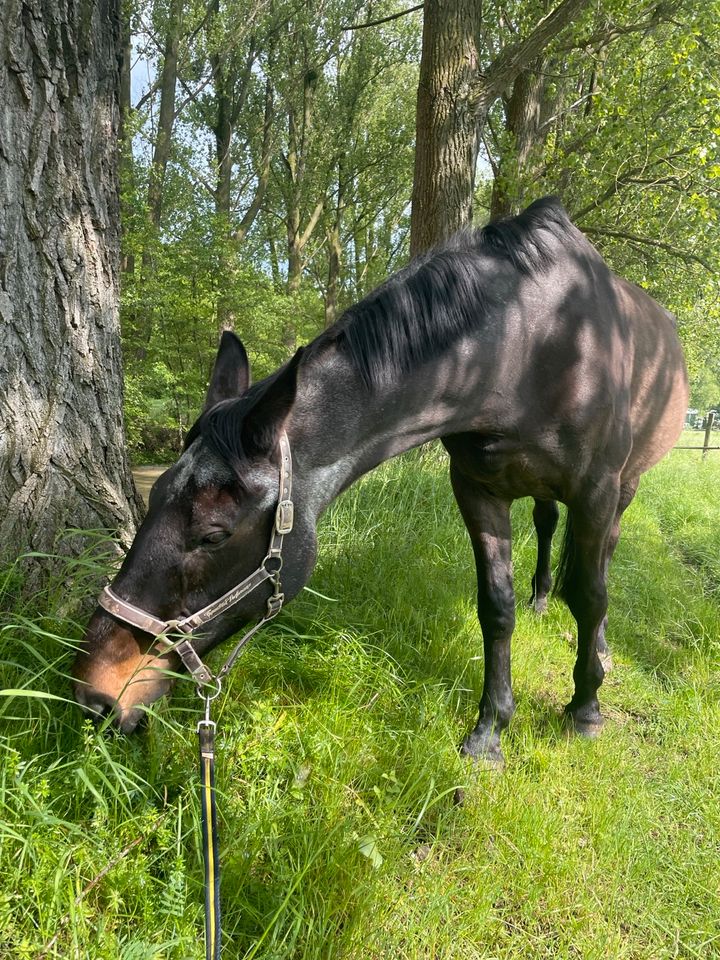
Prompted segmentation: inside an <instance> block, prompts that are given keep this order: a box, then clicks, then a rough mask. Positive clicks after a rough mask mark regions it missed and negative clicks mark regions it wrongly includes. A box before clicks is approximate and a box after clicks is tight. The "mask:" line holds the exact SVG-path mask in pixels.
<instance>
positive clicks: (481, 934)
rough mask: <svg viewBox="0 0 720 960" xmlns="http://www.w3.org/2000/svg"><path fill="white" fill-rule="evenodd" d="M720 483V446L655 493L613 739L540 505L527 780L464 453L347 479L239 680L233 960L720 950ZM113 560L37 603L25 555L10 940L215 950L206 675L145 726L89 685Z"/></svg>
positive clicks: (9, 777)
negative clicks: (480, 606) (484, 593)
mask: <svg viewBox="0 0 720 960" xmlns="http://www.w3.org/2000/svg"><path fill="white" fill-rule="evenodd" d="M719 484H720V458H717V457H716V458H715V459H714V460H713V459H709V460H708V462H707V463H700V462H699V459H698V456H697V455H694V454H688V453H682V452H676V453H673V454H672V455H671V456H670V457H669V458H668V459H667V460H666V461H664V462H663V463H662V464H661V465H659V466H658V467H657V468H656V469H655V470H654V471H653V472H651V473H650V474H649V475H648V476H647V477H646V478H645V480H644V482H643V484H642V485H641V490H640V494H639V496H638V498H637V499H636V501H635V503H633V505H632V506H631V507H630V509H629V510H628V513H627V515H626V519H625V522H624V532H623V537H622V539H621V543H620V547H619V549H618V553H617V556H616V559H615V562H614V564H613V568H612V573H611V586H610V593H611V611H610V613H611V625H610V628H609V632H608V638H609V640H610V642H611V644H612V647H613V655H614V660H615V664H616V667H615V671H614V672H613V673H612V674H611V675H610V676H609V677H608V678H607V679H606V682H605V684H604V686H603V688H602V690H601V702H602V707H603V712H604V714H605V716H606V718H607V723H606V728H605V730H604V732H603V734H602V736H601V737H600V738H599V739H598V740H597V741H595V742H585V741H580V740H573V739H568V738H567V737H566V734H565V731H564V727H563V725H562V723H561V719H560V717H561V710H562V705H563V704H564V703H565V702H566V701H567V700H568V699H569V697H570V693H571V682H572V681H571V673H572V664H573V658H574V640H573V637H574V625H573V621H572V619H571V617H570V615H569V614H568V612H567V610H566V609H565V607H564V606H563V605H562V604H561V603H560V601H558V600H553V601H551V603H550V608H549V612H548V614H547V616H546V617H544V618H543V619H538V618H536V617H535V616H534V615H533V614H532V613H531V612H530V610H529V609H528V608H527V607H526V606H525V601H526V599H527V597H528V596H529V584H530V576H531V572H532V569H533V565H534V537H533V534H532V526H531V520H530V504H529V503H528V502H521V503H518V504H516V507H515V509H514V513H513V522H514V529H515V544H514V563H515V581H516V588H517V594H518V624H517V629H516V634H515V639H514V654H513V672H514V687H515V693H516V698H517V701H518V711H517V714H516V716H515V718H514V720H513V723H512V725H511V728H510V730H509V731H508V733H507V734H506V735H505V743H504V746H505V754H506V760H507V765H506V769H505V771H504V773H503V774H501V775H498V774H493V773H491V772H489V771H485V770H477V771H473V770H471V769H470V768H468V767H467V766H466V765H465V764H464V763H463V762H461V760H460V758H459V757H458V755H457V750H456V745H457V743H458V742H459V740H460V739H461V737H462V735H463V734H464V732H465V731H466V730H467V729H468V727H469V726H470V725H471V724H472V723H473V722H474V713H475V710H476V702H477V699H478V697H479V694H480V690H481V685H482V659H481V650H482V643H481V638H480V632H479V627H478V624H477V619H476V615H475V609H474V607H475V602H474V570H473V565H472V560H471V551H470V547H469V542H468V540H467V535H466V534H465V532H464V529H463V526H462V523H461V521H460V519H459V516H458V514H457V510H456V508H455V506H454V504H453V501H452V495H451V493H450V489H449V484H448V482H447V466H446V463H445V462H444V460H443V457H442V455H441V454H440V453H439V452H437V451H431V452H427V451H422V452H420V453H418V452H416V453H414V454H411V455H408V456H407V457H405V458H402V459H400V460H397V461H393V462H391V463H389V464H386V465H385V466H383V467H382V468H380V469H379V470H377V471H375V472H374V473H373V474H371V475H370V476H368V477H367V478H366V479H365V480H364V481H362V482H361V483H359V484H357V485H356V486H355V487H353V488H352V489H351V490H350V491H348V492H347V493H346V494H345V495H344V496H343V497H342V498H341V499H340V501H338V502H337V503H336V504H335V505H334V506H333V507H332V508H331V510H330V511H329V512H328V513H327V515H326V516H325V517H324V519H323V522H322V525H321V531H320V544H321V552H320V557H319V562H318V567H317V569H316V572H315V575H314V576H313V579H312V581H311V583H310V587H311V589H312V591H315V592H310V591H306V592H305V593H303V594H302V595H301V597H300V598H298V599H297V600H296V601H295V603H294V604H293V605H292V606H291V607H290V608H289V609H288V610H287V611H286V612H284V613H283V615H282V617H281V618H280V620H279V621H278V622H276V623H275V625H273V626H272V627H270V628H267V629H266V631H264V632H263V633H261V634H260V635H258V637H257V639H256V640H255V641H253V644H252V646H251V648H250V649H249V650H248V651H247V653H246V654H245V656H244V657H243V659H242V660H241V661H240V663H239V664H238V666H237V667H236V668H235V671H234V673H233V675H232V677H231V681H230V683H229V685H228V687H227V689H226V690H225V691H224V693H223V695H222V697H221V699H220V701H219V703H218V709H217V711H216V714H217V716H216V719H217V720H218V724H219V761H218V763H219V769H218V788H219V791H220V799H219V805H220V816H221V826H220V829H221V860H222V866H223V873H222V903H223V910H224V918H223V920H224V937H225V949H224V953H223V956H224V957H226V958H228V960H230V958H243V960H249V958H265V960H314V958H317V960H320V958H322V960H330V958H333V960H335V958H337V960H351V958H352V960H355V958H361V957H362V958H370V960H374V958H407V960H415V958H428V960H429V958H443V960H451V958H452V960H455V958H457V960H460V958H462V960H475V958H484V960H485V958H486V960H491V958H503V960H505V958H508V960H509V958H528V957H530V958H545V957H547V958H601V957H602V958H608V957H609V958H628V960H630V958H632V960H640V958H643V960H645V958H647V960H651V958H652V960H659V958H670V957H687V958H691V957H702V958H707V957H710V956H713V955H720V925H719V919H718V918H720V902H719V889H720V869H719V867H718V864H720V839H719V838H720V805H718V802H717V789H718V774H717V771H718V768H719V763H718V761H719V760H720V756H719V754H720V747H719V746H718V744H720V705H719V700H720V698H719V696H718V694H719V692H720V689H719V683H718V676H720V674H719V673H718V666H719V663H718V660H719V650H720V645H719V642H718V640H719V638H720V546H719V545H720V511H718V503H717V501H718V497H717V490H718V488H719ZM558 539H559V538H558ZM110 563H111V558H110V556H107V557H102V556H101V557H98V555H97V550H96V549H93V550H89V551H88V552H87V554H85V555H84V556H83V557H81V558H79V559H78V560H73V561H70V560H67V561H65V562H64V565H63V566H62V568H61V569H60V572H59V573H58V575H57V577H56V578H55V579H54V580H53V581H51V582H50V583H49V584H48V586H47V589H46V590H45V592H44V593H43V594H42V595H36V596H35V597H33V598H32V599H31V600H27V599H25V600H23V599H22V596H23V593H22V590H21V589H20V587H21V585H22V575H23V574H22V570H23V565H22V562H18V564H15V565H13V566H11V567H9V568H6V569H5V570H3V571H2V574H1V575H0V603H1V604H2V610H3V613H2V620H1V621H0V629H1V632H2V640H3V643H2V662H0V687H1V688H3V690H2V696H0V750H2V752H3V753H4V757H3V760H2V763H1V764H0V770H1V771H2V772H1V773H0V957H2V958H5V957H7V958H12V960H15V958H17V960H25V958H35V960H40V958H41V957H43V958H81V960H85V958H88V960H118V958H121V960H146V958H147V960H149V958H167V960H195V958H197V960H200V958H202V957H204V949H203V945H202V900H203V896H202V866H201V861H200V851H199V828H198V818H199V802H198V797H197V786H196V744H195V736H194V728H195V722H196V720H197V715H198V701H197V699H196V697H195V695H194V693H193V692H192V689H191V686H190V684H189V683H182V684H180V686H179V689H177V690H176V692H175V694H174V695H173V697H172V698H171V700H169V701H167V702H162V703H161V704H159V705H157V707H156V709H154V710H153V712H152V715H151V716H150V718H149V722H148V724H147V728H146V730H145V731H144V732H143V733H142V734H139V735H137V736H134V737H132V738H122V737H118V736H115V735H113V734H112V733H111V732H110V731H109V730H107V729H103V728H100V729H96V728H95V727H93V725H92V724H91V723H90V722H89V721H86V720H83V719H82V717H81V715H80V713H79V711H78V709H77V708H76V707H75V706H74V705H73V704H72V703H71V702H70V700H71V692H70V685H69V679H68V670H69V666H70V663H71V660H72V654H73V648H74V646H75V645H76V644H77V642H78V638H79V637H80V636H81V634H82V623H81V622H76V620H75V619H73V614H72V611H73V610H74V609H76V607H77V601H79V600H81V599H82V598H83V597H85V598H86V597H87V596H88V595H89V596H92V591H93V590H95V589H96V584H97V580H98V578H99V577H100V576H101V575H102V573H103V570H105V571H107V569H109V565H110ZM320 595H322V596H320ZM218 656H221V653H220V652H218ZM458 786H462V787H464V788H465V790H466V793H465V796H466V799H465V803H464V805H463V806H460V807H458V806H456V805H455V804H454V803H453V793H454V791H455V789H456V787H458Z"/></svg>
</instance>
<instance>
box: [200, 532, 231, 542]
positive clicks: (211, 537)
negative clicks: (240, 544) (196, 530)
mask: <svg viewBox="0 0 720 960" xmlns="http://www.w3.org/2000/svg"><path fill="white" fill-rule="evenodd" d="M229 536H230V534H229V533H228V532H227V530H213V531H212V533H208V534H206V535H205V536H204V537H203V538H202V539H201V540H200V543H201V544H202V545H203V546H205V545H206V544H207V545H210V544H214V543H222V542H223V540H227V538H228V537H229Z"/></svg>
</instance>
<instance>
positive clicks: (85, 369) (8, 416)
mask: <svg viewBox="0 0 720 960" xmlns="http://www.w3.org/2000/svg"><path fill="white" fill-rule="evenodd" d="M0 14H1V15H0V551H2V552H4V553H6V554H10V555H17V553H18V551H20V550H22V549H23V548H28V547H29V548H32V549H35V550H40V551H50V550H52V549H53V548H54V547H55V546H56V543H57V538H58V535H61V534H62V533H63V531H65V530H67V528H81V529H90V528H99V527H103V528H110V529H112V530H117V531H118V532H119V533H120V535H121V537H122V538H123V539H125V540H129V539H130V537H131V534H132V531H133V529H134V526H135V524H136V521H137V519H138V517H139V514H140V511H141V504H140V501H139V499H138V498H137V495H136V492H135V488H134V485H133V482H132V477H131V474H130V469H129V464H128V460H127V455H126V449H125V443H124V430H123V414H122V380H121V359H120V336H119V322H118V266H119V216H118V183H117V166H118V158H117V141H118V122H119V105H118V93H119V70H118V55H119V44H120V28H119V25H120V20H119V4H118V2H117V0H99V2H97V3H92V2H89V0H86V2H84V3H80V4H76V3H74V2H72V0H2V3H1V4H0ZM74 542H75V544H78V542H79V541H78V540H77V539H76V540H75V541H74ZM66 549H72V548H71V547H66Z"/></svg>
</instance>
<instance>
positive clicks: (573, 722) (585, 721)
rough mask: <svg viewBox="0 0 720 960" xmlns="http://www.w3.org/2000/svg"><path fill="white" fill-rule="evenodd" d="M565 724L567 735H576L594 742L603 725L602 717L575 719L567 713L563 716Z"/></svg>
mask: <svg viewBox="0 0 720 960" xmlns="http://www.w3.org/2000/svg"><path fill="white" fill-rule="evenodd" d="M565 722H566V724H567V728H568V732H569V733H573V734H577V736H579V737H584V738H585V739H587V740H595V739H596V738H597V737H599V736H600V733H601V731H602V728H603V723H604V721H603V718H602V717H598V719H593V718H583V717H576V716H575V715H574V714H572V713H570V712H569V711H568V712H566V714H565Z"/></svg>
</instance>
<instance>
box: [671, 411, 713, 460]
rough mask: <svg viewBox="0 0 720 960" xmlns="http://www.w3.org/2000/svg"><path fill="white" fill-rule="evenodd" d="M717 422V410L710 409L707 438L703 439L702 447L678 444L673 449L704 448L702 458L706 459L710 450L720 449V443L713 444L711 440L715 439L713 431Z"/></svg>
mask: <svg viewBox="0 0 720 960" xmlns="http://www.w3.org/2000/svg"><path fill="white" fill-rule="evenodd" d="M714 424H715V411H714V410H710V411H709V412H708V415H707V416H706V417H705V439H704V440H703V445H702V446H701V447H698V446H694V447H690V446H685V445H684V444H678V445H677V446H675V447H673V450H702V459H703V460H704V459H705V458H706V457H707V455H708V452H709V451H710V450H720V444H719V445H713V444H711V443H710V440H711V439H713V437H712V431H713V425H714Z"/></svg>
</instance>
